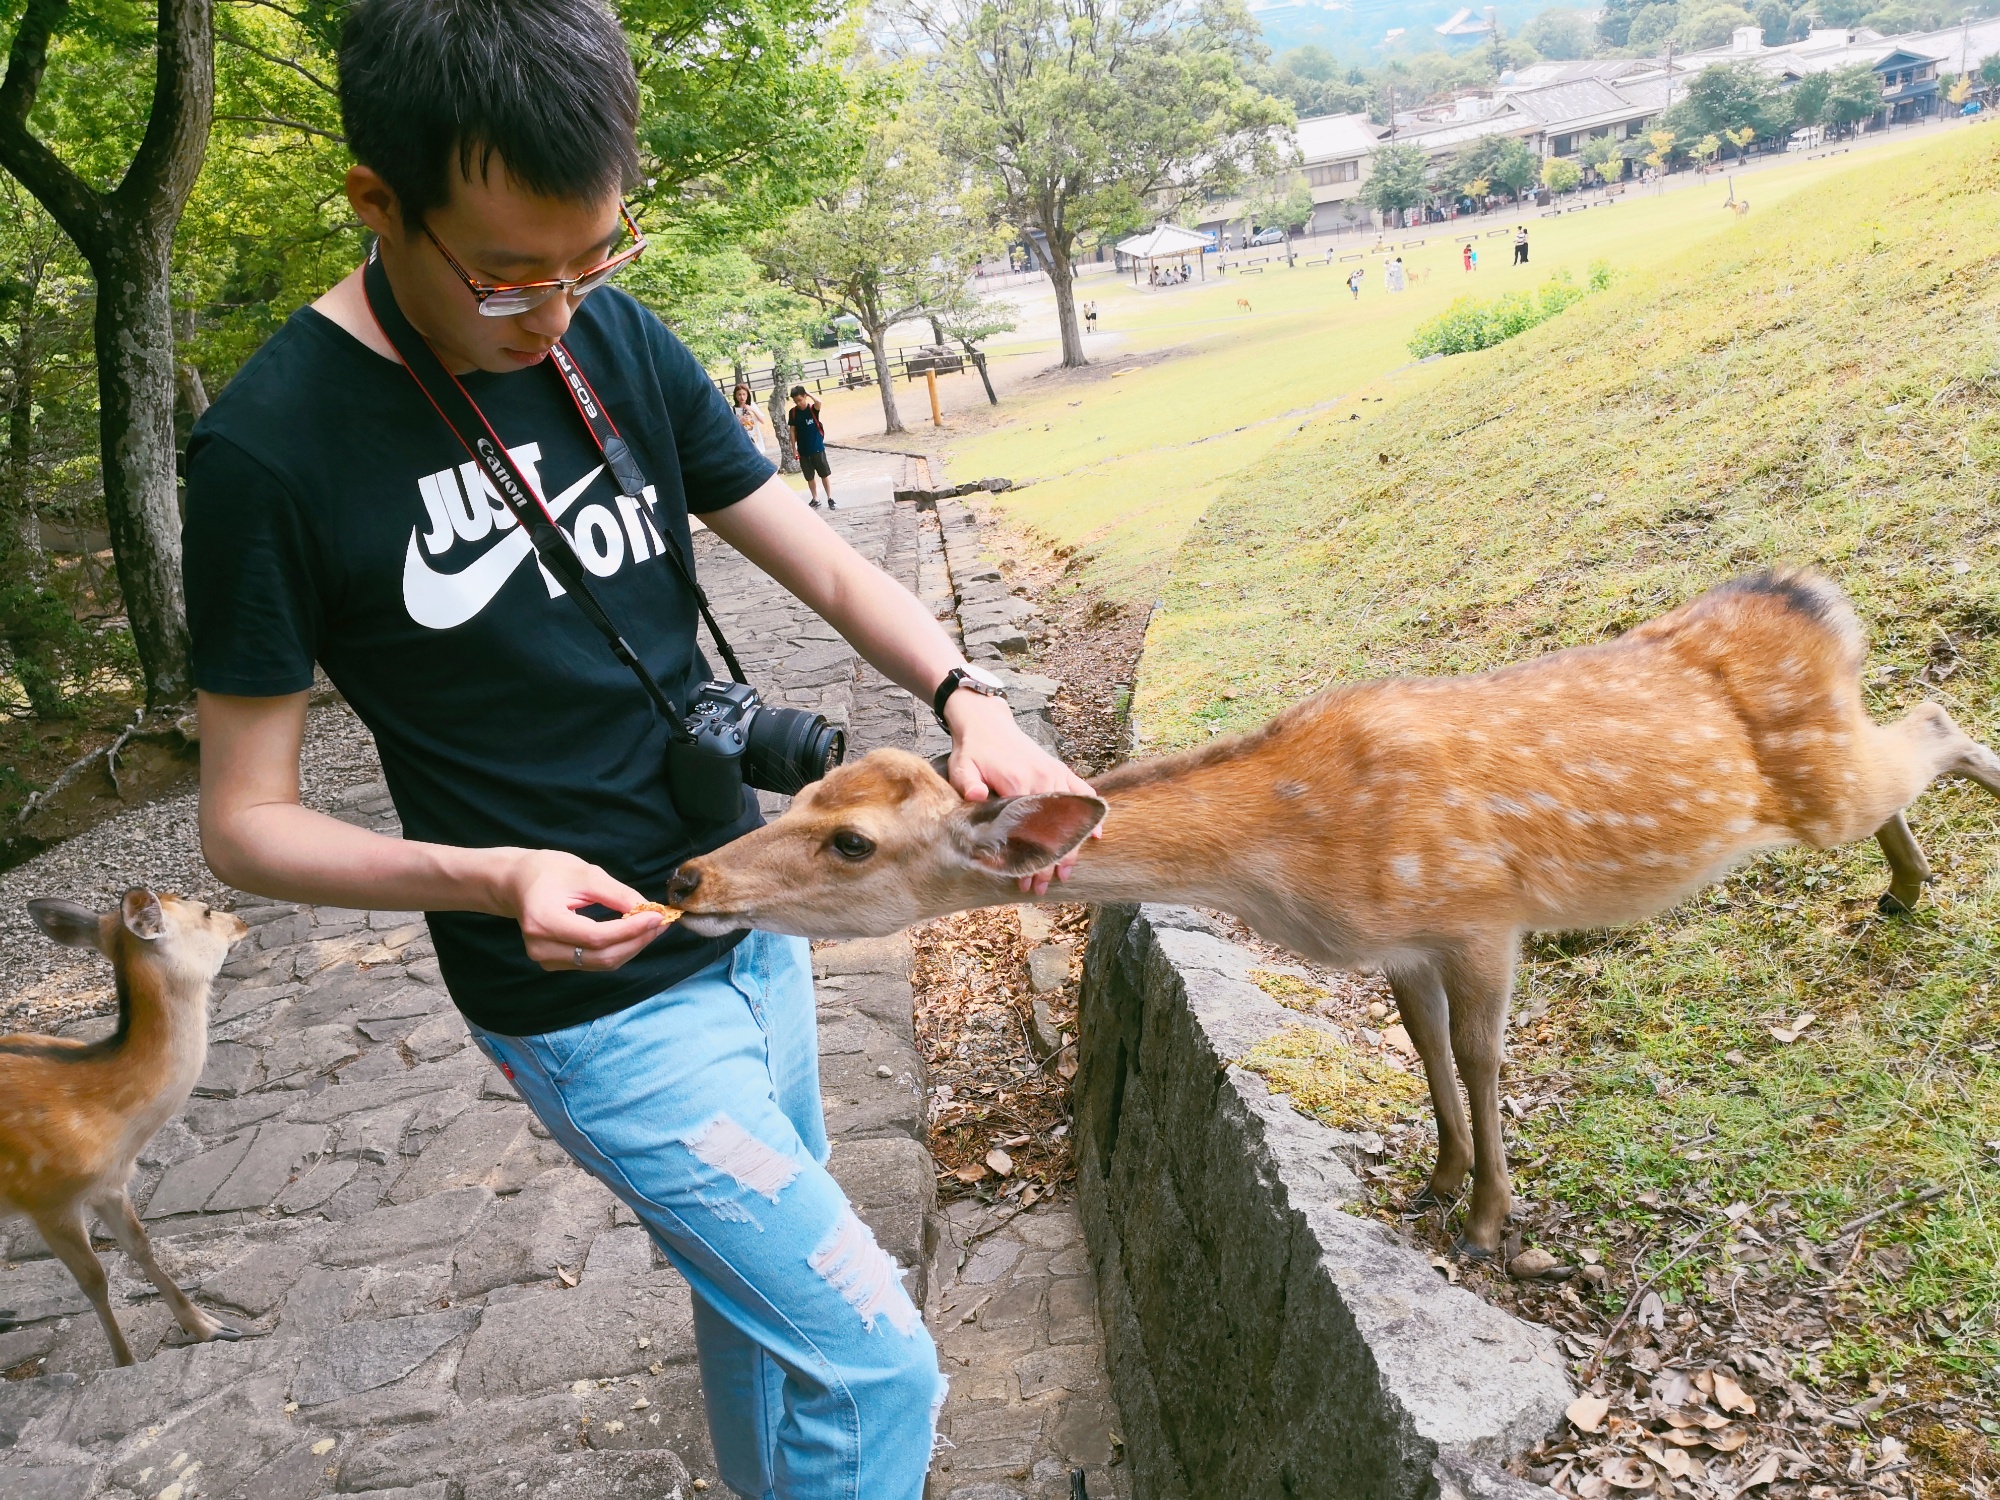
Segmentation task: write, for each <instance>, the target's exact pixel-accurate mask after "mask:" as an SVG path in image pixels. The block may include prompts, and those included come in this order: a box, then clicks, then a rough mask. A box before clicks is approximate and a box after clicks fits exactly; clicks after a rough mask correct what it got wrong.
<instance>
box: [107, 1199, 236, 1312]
mask: <svg viewBox="0 0 2000 1500" xmlns="http://www.w3.org/2000/svg"><path fill="white" fill-rule="evenodd" d="M97 1212H98V1214H99V1216H100V1217H102V1218H103V1220H104V1222H105V1223H106V1224H108V1225H109V1226H110V1228H111V1232H112V1234H113V1235H115V1236H116V1237H117V1239H118V1246H119V1248H120V1249H121V1250H123V1251H124V1252H125V1254H126V1255H127V1256H128V1257H130V1259H131V1261H132V1263H133V1264H134V1265H136V1266H137V1267H138V1268H139V1269H140V1270H141V1271H143V1272H145V1273H146V1279H147V1280H148V1281H150V1282H152V1283H153V1285H154V1286H156V1287H158V1288H159V1291H160V1295H161V1296H162V1297H164V1298H166V1299H167V1306H168V1307H170V1308H172V1309H173V1314H174V1320H175V1321H176V1322H178V1323H179V1324H180V1325H181V1328H182V1330H183V1331H184V1332H186V1333H187V1335H188V1336H189V1337H190V1338H196V1339H200V1340H202V1341H203V1342H207V1341H208V1340H211V1339H240V1338H242V1337H243V1335H242V1334H241V1333H239V1332H238V1331H237V1330H236V1329H234V1328H231V1327H230V1326H229V1325H228V1324H227V1323H224V1322H221V1321H220V1320H218V1319H216V1318H211V1317H210V1316H209V1315H208V1314H207V1313H205V1312H203V1311H202V1310H201V1309H200V1308H198V1307H196V1306H195V1305H194V1303H192V1302H190V1301H189V1300H188V1295H187V1293H186V1292H184V1291H182V1290H181V1288H180V1283H179V1282H177V1281H175V1280H174V1278H173V1277H171V1276H169V1275H168V1274H167V1273H166V1271H165V1270H164V1269H162V1267H161V1265H160V1262H159V1261H158V1259H156V1258H155V1257H154V1255H153V1242H152V1240H151V1238H149V1237H148V1235H147V1234H146V1226H145V1225H144V1224H142V1223H140V1222H139V1215H138V1214H137V1213H135V1212H134V1211H133V1208H132V1200H131V1199H130V1198H128V1197H127V1196H126V1195H125V1193H124V1192H123V1191H122V1190H121V1191H120V1192H119V1194H118V1196H117V1197H116V1198H114V1199H111V1200H110V1201H109V1202H106V1203H101V1204H99V1205H98V1209H97Z"/></svg>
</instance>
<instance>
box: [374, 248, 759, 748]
mask: <svg viewBox="0 0 2000 1500" xmlns="http://www.w3.org/2000/svg"><path fill="white" fill-rule="evenodd" d="M361 280H362V288H363V290H364V291H365V293H366V294H367V298H368V307H369V310H370V311H371V312H372V313H373V314H374V315H375V321H376V323H377V324H378V325H379V326H380V327H381V329H382V334H383V336H384V337H385V338H387V339H388V340H389V343H390V344H391V346H393V347H394V349H395V351H396V353H397V354H399V355H400V356H402V360H403V368H404V369H406V370H408V371H409V372H410V378H411V379H412V380H414V381H415V382H416V384H417V389H418V390H420V391H422V392H423V394H424V398H425V399H426V400H427V401H429V402H430V404H431V407H432V408H433V409H434V410H435V411H436V412H437V414H438V416H439V418H440V419H441V420H442V421H443V422H444V424H445V426H446V427H447V428H449V429H450V430H451V433H452V435H453V436H454V437H456V438H457V439H458V440H459V442H460V444H462V445H463V446H464V448H465V450H466V452H468V453H469V454H471V455H472V458H473V461H474V462H475V463H477V464H478V465H479V467H480V469H481V471H482V472H483V473H484V474H485V475H486V477H487V480H488V481H489V483H490V484H491V485H492V487H493V491H494V493H495V494H497V495H498V496H499V497H500V501H501V503H502V504H503V505H505V506H506V507H507V509H508V511H509V512H510V513H511V514H512V515H513V516H514V518H515V520H517V521H518V522H519V523H520V525H521V529H522V530H523V531H525V532H526V533H527V535H528V540H529V541H530V542H531V543H532V544H533V546H534V549H535V555H536V556H537V557H539V558H540V559H541V563H542V566H543V567H545V568H546V569H548V571H549V573H550V575H551V576H552V577H554V578H555V580H556V581H557V582H558V583H560V584H561V585H562V586H563V588H564V589H565V590H566V591H567V592H568V593H569V596H570V597H571V598H572V599H574V600H575V601H576V604H577V608H579V609H581V610H582V611H583V615H584V618H585V619H587V620H589V621H590V623H591V625H592V626H593V627H594V628H595V629H596V631H597V633H598V634H599V635H601V636H603V637H604V642H605V644H606V645H607V646H609V647H610V648H611V654H612V655H613V656H615V657H617V658H618V660H619V661H621V662H623V663H624V664H625V666H626V667H627V668H628V669H630V671H631V673H632V675H633V676H634V677H636V678H637V679H638V680H639V685H640V687H642V688H644V689H645V691H646V696H647V697H648V698H650V699H651V700H652V702H653V706H654V707H655V708H657V709H658V710H659V711H660V714H661V716H662V717H664V718H665V719H666V721H667V725H668V730H669V732H670V733H671V734H673V736H674V737H675V738H676V739H686V738H690V737H691V736H690V735H689V732H688V730H687V728H686V726H685V725H684V724H683V723H682V722H681V713H680V711H679V710H678V709H676V708H675V706H674V703H673V700H672V699H670V698H669V697H668V696H667V694H666V690H665V689H664V688H662V687H661V686H660V684H659V682H658V680H657V679H656V678H655V677H654V676H653V674H652V673H651V672H650V671H648V670H647V668H646V664H645V663H644V662H643V661H641V660H640V659H639V654H638V653H637V652H636V651H634V650H633V649H632V647H631V645H630V644H629V643H628V642H627V641H626V640H625V637H624V636H623V635H622V634H621V633H620V632H619V630H618V627H617V625H616V624H614V623H613V622H612V619H611V616H610V615H609V614H607V613H606V612H605V609H604V605H603V604H602V602H601V601H600V600H599V599H598V597H597V595H596V593H595V592H593V591H592V589H591V587H590V581H589V577H588V574H587V572H586V570H585V568H584V565H583V559H582V558H581V557H579V556H578V555H577V551H576V547H575V544H574V543H573V542H572V541H571V540H570V538H569V535H568V534H567V533H566V532H565V531H564V530H563V529H562V527H561V526H559V525H558V524H557V523H556V519H555V517H554V516H553V515H551V514H550V512H549V508H548V504H547V502H546V501H544V499H543V498H542V496H541V494H540V492H539V491H538V490H537V489H536V488H535V487H534V486H533V485H532V484H530V483H529V482H528V481H527V479H526V478H525V477H523V476H522V475H521V473H520V472H519V470H517V469H516V468H515V466H514V462H513V460H512V459H511V458H510V457H509V456H508V453H507V447H506V444H504V443H502V442H501V441H500V436H499V434H498V433H496V432H495V431H494V430H493V427H492V424H491V423H489V422H488V421H487V420H486V414H485V413H484V412H482V411H481V410H480V409H479V404H478V403H477V402H476V401H474V400H473V399H472V396H471V394H470V393H469V392H468V391H467V390H466V389H465V387H464V385H463V384H461V383H460V381H459V379H458V377H457V376H455V375H453V374H452V373H451V371H449V370H448V369H446V368H445V365H444V361H443V360H441V359H439V358H438V355H437V351H436V350H435V349H433V348H432V347H431V344H430V341H429V340H428V339H426V338H425V337H424V336H423V335H422V334H421V333H419V332H418V331H417V330H416V328H415V327H414V326H412V324H411V323H410V320H409V319H408V318H406V317H405V316H404V315H403V310H402V308H400V307H399V306H397V304H396V297H395V292H394V291H393V290H392V289H391V287H390V285H389V274H388V272H387V271H386V270H384V269H383V266H382V259H381V257H380V256H379V255H378V254H377V253H376V251H375V248H374V247H373V246H370V247H369V251H368V263H367V266H366V267H365V268H364V270H363V271H362V277H361ZM550 361H551V363H552V364H554V365H555V367H556V372H557V375H558V377H559V378H560V379H561V380H562V382H563V388H564V389H565V390H566V391H568V392H569V395H570V398H571V400H572V401H574V402H575V404H576V410H577V414H578V416H580V417H581V418H582V419H583V424H584V426H585V428H586V429H588V430H589V432H590V436H591V440H592V441H593V442H594V443H596V445H597V448H598V451H599V452H601V453H602V454H603V455H604V462H605V465H606V467H608V468H609V469H610V470H611V476H612V479H613V480H614V481H615V482H616V484H617V486H618V489H619V493H621V494H624V495H628V496H631V497H632V498H633V499H635V500H643V497H644V495H645V491H646V480H645V475H644V474H643V473H642V472H641V471H640V469H639V466H638V463H637V461H636V460H635V459H634V458H633V456H632V450H631V448H630V447H629V446H628V445H627V444H626V442H625V439H624V438H623V437H621V436H620V435H619V433H618V428H617V426H616V424H614V423H613V422H612V420H611V417H610V414H609V413H608V412H607V411H606V410H605V406H604V402H603V401H602V400H601V399H599V397H598V395H597V392H596V391H595V390H594V389H593V388H592V387H591V384H590V381H589V379H588V377H586V376H585V375H584V373H583V370H582V368H581V367H580V366H578V364H577V363H576V360H575V359H574V358H573V357H572V356H571V354H570V352H569V351H568V350H567V349H565V348H564V347H563V346H562V344H561V343H557V344H556V345H555V347H554V349H553V350H551V352H550ZM660 539H661V542H662V545H663V548H664V551H665V553H666V556H667V560H668V561H669V562H670V563H671V564H672V565H673V568H674V571H675V572H677V573H678V574H679V575H680V578H681V581H682V582H683V583H685V584H686V585H687V587H688V590H689V592H690V593H692V594H693V595H694V599H695V606H696V608H697V609H699V610H700V611H701V617H702V620H703V621H704V622H705V623H706V624H707V626H708V630H709V634H710V635H712V636H713V637H714V638H715V644H716V646H717V648H718V649H719V650H720V651H721V653H722V659H723V661H724V662H725V663H726V664H727V665H728V667H729V672H730V675H731V677H733V678H734V679H735V680H736V681H738V682H742V681H744V677H743V669H742V667H741V666H740V665H739V664H738V663H737V660H736V653H735V652H734V651H732V650H730V648H729V643H728V642H727V641H726V640H724V639H723V635H722V631H721V629H720V628H719V627H718V626H717V625H716V622H715V612H714V610H713V609H712V608H711V607H710V605H709V601H708V595H707V594H706V593H704V592H703V591H702V587H701V585H700V584H699V583H698V582H696V581H695V576H694V569H693V567H692V566H691V565H690V564H689V562H688V561H687V560H686V559H685V558H683V557H682V556H681V554H680V549H679V548H678V547H677V546H676V545H675V541H674V538H673V537H672V536H671V535H669V534H667V533H666V532H665V531H664V530H661V532H660Z"/></svg>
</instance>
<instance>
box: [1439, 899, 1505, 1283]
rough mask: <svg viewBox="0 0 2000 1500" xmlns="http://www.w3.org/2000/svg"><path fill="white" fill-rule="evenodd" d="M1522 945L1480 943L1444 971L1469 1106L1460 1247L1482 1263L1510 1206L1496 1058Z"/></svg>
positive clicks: (1501, 939) (1495, 940)
mask: <svg viewBox="0 0 2000 1500" xmlns="http://www.w3.org/2000/svg"><path fill="white" fill-rule="evenodd" d="M1519 948H1520V939H1519V937H1518V936H1517V935H1516V934H1514V933H1511V932H1509V933H1505V934H1502V935H1498V936H1494V937H1490V938H1485V939H1479V940H1475V941H1473V942H1470V943H1468V944H1467V945H1466V946H1465V947H1463V948H1461V949H1460V950H1459V951H1458V952H1457V953H1455V954H1453V955H1452V956H1451V958H1450V959H1449V960H1448V961H1447V963H1446V966H1445V975H1444V986H1445V993H1446V994H1447V995H1448V996H1449V997H1450V1000H1451V1051H1452V1056H1453V1057H1454V1058H1455V1059H1456V1060H1457V1062H1458V1076H1459V1077H1460V1078H1462V1079H1463V1080H1464V1081H1465V1095H1466V1102H1467V1103H1468V1104H1469V1105H1471V1107H1472V1158H1473V1166H1472V1205H1471V1207H1470V1209H1469V1210H1468V1211H1467V1213H1466V1216H1465V1230H1464V1233H1463V1234H1462V1235H1461V1237H1460V1239H1459V1245H1458V1248H1459V1250H1460V1252H1461V1253H1462V1254H1465V1255H1470V1256H1473V1257H1476V1258H1478V1259H1481V1260H1483V1259H1485V1258H1486V1257H1487V1256H1490V1255H1492V1254H1493V1253H1494V1252H1495V1251H1497V1250H1498V1249H1499V1248H1500V1232H1501V1230H1502V1228H1503V1227H1504V1226H1505V1225H1506V1222H1507V1214H1508V1211H1509V1210H1510V1209H1512V1208H1513V1206H1514V1191H1513V1188H1512V1186H1511V1185H1510V1184H1509V1183H1508V1180H1507V1148H1506V1145H1505V1144H1504V1143H1503V1142H1502V1140H1501V1137H1500V1055H1501V1052H1502V1051H1503V1050H1504V1047H1505V1043H1506V1037H1507V997H1508V995H1509V994H1510V993H1511V992H1512V990H1513V987H1514V957H1515V954H1516V953H1517V952H1518V951H1519Z"/></svg>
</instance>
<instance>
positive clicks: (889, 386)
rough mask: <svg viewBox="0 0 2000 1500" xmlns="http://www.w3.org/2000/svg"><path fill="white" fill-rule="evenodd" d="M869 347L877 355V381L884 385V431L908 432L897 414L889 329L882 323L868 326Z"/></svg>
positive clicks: (878, 383)
mask: <svg viewBox="0 0 2000 1500" xmlns="http://www.w3.org/2000/svg"><path fill="white" fill-rule="evenodd" d="M868 348H869V351H870V352H871V353H872V354H873V355H874V356H875V383H876V384H877V385H879V386H881V387H882V431H883V432H884V433H885V434H887V433H891V432H908V431H909V428H907V427H905V426H904V425H903V419H902V418H901V417H900V416H898V415H897V414H896V381H895V377H894V376H892V375H891V374H890V373H889V330H888V327H887V326H886V325H884V324H880V323H871V324H870V325H869V326H868Z"/></svg>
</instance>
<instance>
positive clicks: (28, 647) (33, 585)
mask: <svg viewBox="0 0 2000 1500" xmlns="http://www.w3.org/2000/svg"><path fill="white" fill-rule="evenodd" d="M40 280H41V276H40V270H39V267H36V268H35V272H34V274H32V275H31V276H30V277H29V279H28V287H27V294H26V296H25V297H24V298H23V299H22V306H21V317H20V321H19V322H18V323H17V324H16V325H15V339H14V368H13V371H12V380H11V384H12V387H13V389H12V391H11V392H10V393H9V397H8V401H7V456H6V475H5V478H4V479H0V528H4V533H0V563H4V562H5V561H6V560H7V559H8V558H9V557H10V556H14V557H18V560H19V563H18V567H17V568H16V567H9V568H7V569H6V571H7V572H9V573H14V574H16V576H17V577H18V579H19V581H20V583H21V584H22V585H24V586H25V588H26V589H27V591H28V593H29V594H30V595H31V596H33V597H34V598H35V599H36V600H37V603H38V604H39V603H40V602H41V601H42V598H43V588H44V586H45V583H46V579H47V573H46V571H45V569H44V566H43V557H42V547H41V538H40V536H39V535H38V529H37V527H36V526H35V519H34V512H33V510H32V508H31V506H30V504H29V497H28V472H29V466H30V464H31V463H32V462H33V461H34V440H35V293H36V290H37V288H38V285H39V283H40ZM0 582H4V579H0ZM35 612H36V606H30V607H29V609H28V611H27V612H26V613H25V614H22V613H17V612H16V611H15V610H13V609H11V608H10V609H8V610H7V611H6V612H5V613H6V617H7V627H8V628H7V654H8V656H9V658H10V659H11V660H12V661H13V664H14V675H15V677H16V678H18V679H19V680H20V683H21V691H22V692H23V693H25V694H26V695H27V698H28V711H29V712H30V713H32V714H33V715H34V716H35V717H36V718H38V719H60V718H65V717H67V716H68V715H69V714H70V712H71V709H70V706H69V703H68V702H67V700H65V699H64V697H63V691H62V682H61V674H60V671H59V669H58V668H57V666H56V664H55V663H54V662H52V661H51V660H50V659H49V655H48V652H47V650H46V646H47V642H46V641H45V640H44V639H42V638H41V636H40V634H39V633H38V632H37V631H36V629H35V628H34V627H33V625H32V623H31V621H32V618H33V615H34V613H35Z"/></svg>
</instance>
